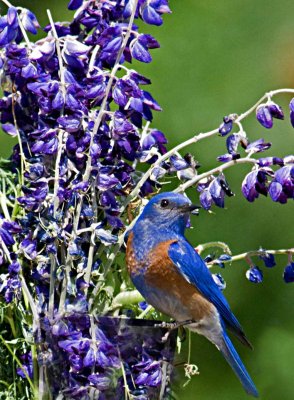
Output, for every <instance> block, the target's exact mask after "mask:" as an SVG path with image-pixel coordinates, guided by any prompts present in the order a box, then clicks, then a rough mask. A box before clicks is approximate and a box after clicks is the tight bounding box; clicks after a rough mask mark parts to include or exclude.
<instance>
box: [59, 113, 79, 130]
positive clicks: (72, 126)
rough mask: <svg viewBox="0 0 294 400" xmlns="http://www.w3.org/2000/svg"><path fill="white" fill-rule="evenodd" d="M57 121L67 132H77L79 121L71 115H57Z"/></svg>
mask: <svg viewBox="0 0 294 400" xmlns="http://www.w3.org/2000/svg"><path fill="white" fill-rule="evenodd" d="M57 122H58V123H59V124H60V125H61V126H62V128H63V129H64V130H66V131H67V132H77V131H78V130H79V129H80V127H81V121H80V120H79V119H77V118H74V117H71V116H66V117H59V118H57Z"/></svg>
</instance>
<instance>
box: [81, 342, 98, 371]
mask: <svg viewBox="0 0 294 400" xmlns="http://www.w3.org/2000/svg"><path fill="white" fill-rule="evenodd" d="M83 365H84V367H86V368H89V367H90V368H92V367H94V366H95V353H94V350H93V349H92V347H90V348H89V350H88V351H87V354H86V356H85V357H84V360H83Z"/></svg>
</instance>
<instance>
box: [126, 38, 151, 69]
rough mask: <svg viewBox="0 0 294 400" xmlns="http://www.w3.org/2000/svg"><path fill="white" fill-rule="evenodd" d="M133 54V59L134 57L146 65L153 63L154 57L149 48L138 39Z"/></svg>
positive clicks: (132, 49)
mask: <svg viewBox="0 0 294 400" xmlns="http://www.w3.org/2000/svg"><path fill="white" fill-rule="evenodd" d="M131 54H132V57H134V58H135V59H136V60H138V61H141V62H144V63H150V62H151V61H152V57H151V55H150V53H149V51H148V48H147V47H146V46H144V45H143V44H141V43H140V41H139V40H138V39H137V40H136V41H135V42H134V44H133V46H132V48H131Z"/></svg>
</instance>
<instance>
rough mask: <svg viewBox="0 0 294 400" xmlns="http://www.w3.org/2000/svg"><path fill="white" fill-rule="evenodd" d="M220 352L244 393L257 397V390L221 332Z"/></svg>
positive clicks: (227, 338) (230, 344)
mask: <svg viewBox="0 0 294 400" xmlns="http://www.w3.org/2000/svg"><path fill="white" fill-rule="evenodd" d="M220 351H221V353H222V354H223V356H224V357H225V359H226V360H227V362H228V363H229V364H230V366H231V368H232V369H233V371H234V372H235V374H236V375H237V377H238V378H239V380H240V382H241V383H242V385H243V387H244V389H245V391H246V392H247V393H248V394H250V395H251V396H254V397H258V392H257V389H256V387H255V385H254V383H253V381H252V379H251V378H250V376H249V374H248V372H247V371H246V368H245V366H244V365H243V363H242V361H241V359H240V357H239V355H238V353H237V352H236V350H235V348H234V346H233V343H232V342H231V340H230V338H229V337H228V335H227V334H226V332H225V331H223V344H222V345H221V346H220Z"/></svg>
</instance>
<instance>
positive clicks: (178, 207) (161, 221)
mask: <svg viewBox="0 0 294 400" xmlns="http://www.w3.org/2000/svg"><path fill="white" fill-rule="evenodd" d="M198 208H199V207H198V206H195V205H193V204H192V203H191V201H190V200H189V199H188V198H187V197H185V196H184V195H182V194H178V193H173V192H166V193H160V194H158V195H156V196H154V197H153V198H152V199H151V200H150V201H149V202H148V204H147V205H146V206H145V208H144V210H143V212H142V213H141V215H140V216H139V218H138V220H137V221H136V223H135V225H134V227H133V229H132V230H131V232H130V233H129V235H128V241H127V251H126V262H127V268H128V271H129V274H130V277H131V279H132V282H133V283H134V285H135V287H136V288H137V289H138V291H139V292H140V293H141V294H142V296H143V297H144V298H145V299H146V301H147V302H148V303H149V304H151V305H152V306H153V307H155V308H156V309H157V310H159V311H160V312H162V313H163V314H166V315H167V316H170V317H171V318H172V319H174V320H175V321H176V322H177V323H178V325H181V324H182V325H186V326H187V327H188V329H190V330H191V331H193V332H197V333H198V334H200V335H203V336H205V337H206V338H207V339H208V340H210V341H211V342H212V343H213V344H214V345H215V346H216V347H217V348H218V350H219V351H220V352H221V353H222V354H223V356H224V357H225V359H226V360H227V362H228V363H229V365H230V366H231V368H232V369H233V371H234V372H235V374H236V375H237V377H238V378H239V380H240V382H241V383H242V385H243V387H244V389H245V391H246V392H247V393H248V394H249V395H252V396H255V397H258V392H257V389H256V387H255V385H254V383H253V381H252V379H251V378H250V376H249V374H248V372H247V371H246V368H245V366H244V365H243V363H242V361H241V359H240V357H239V355H238V353H237V351H236V350H235V348H234V346H233V344H232V342H231V340H230V338H229V336H228V334H227V329H228V330H230V331H231V332H232V333H234V334H235V335H236V337H237V338H238V339H239V340H240V341H241V342H242V343H243V344H245V345H247V346H248V347H252V346H251V344H250V342H249V341H248V339H247V338H246V336H245V333H244V331H243V329H242V327H241V325H240V323H239V322H238V320H237V318H236V317H235V315H234V314H233V313H232V311H231V309H230V306H229V304H228V302H227V300H226V298H225V297H224V295H223V293H222V292H221V291H220V289H219V288H218V286H217V284H216V283H215V281H214V280H213V278H212V275H211V273H210V271H209V269H208V268H207V266H206V264H205V262H204V261H203V260H202V258H201V257H200V256H199V254H198V253H197V252H196V251H195V250H194V248H193V246H192V245H191V244H190V243H189V242H188V240H187V239H186V238H185V236H184V233H185V228H186V226H187V223H188V221H189V216H190V214H191V212H193V211H194V212H195V211H196V212H197V209H198Z"/></svg>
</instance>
